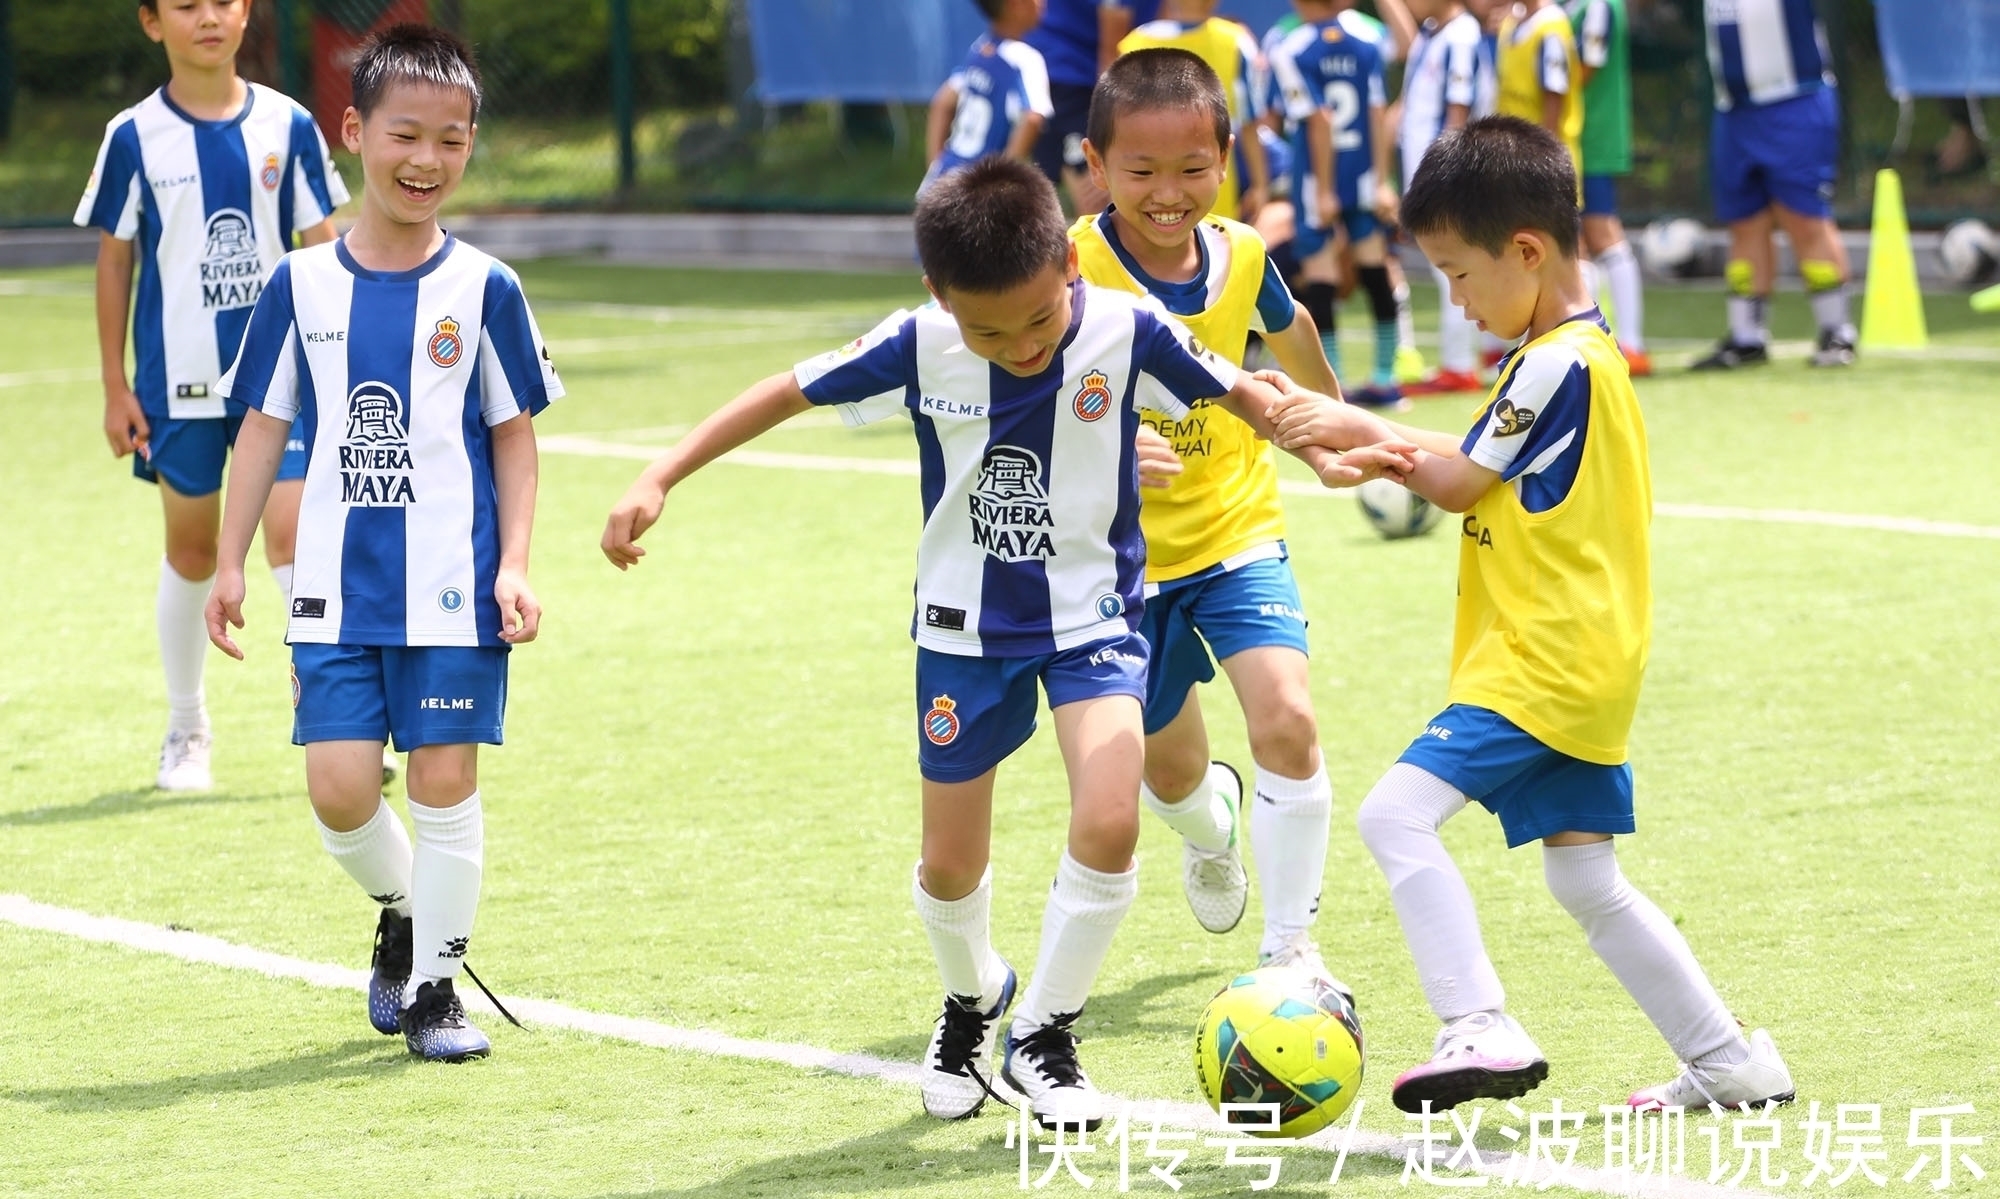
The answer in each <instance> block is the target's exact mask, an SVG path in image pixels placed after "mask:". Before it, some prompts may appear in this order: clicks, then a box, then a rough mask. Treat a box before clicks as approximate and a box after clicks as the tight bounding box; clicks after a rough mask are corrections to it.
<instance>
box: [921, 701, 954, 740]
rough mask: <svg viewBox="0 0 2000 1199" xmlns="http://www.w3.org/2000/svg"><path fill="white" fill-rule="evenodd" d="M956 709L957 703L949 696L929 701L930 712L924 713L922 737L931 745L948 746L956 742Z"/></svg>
mask: <svg viewBox="0 0 2000 1199" xmlns="http://www.w3.org/2000/svg"><path fill="white" fill-rule="evenodd" d="M957 709H958V703H957V701H955V700H953V699H952V698H951V696H949V695H940V696H938V697H937V698H936V699H934V700H932V701H931V710H930V711H928V712H926V713H924V736H925V737H928V738H929V739H930V743H931V744H932V745H950V744H951V743H952V742H953V741H956V740H958V711H957Z"/></svg>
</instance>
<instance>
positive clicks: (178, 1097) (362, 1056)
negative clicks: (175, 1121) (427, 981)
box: [7, 1037, 413, 1112]
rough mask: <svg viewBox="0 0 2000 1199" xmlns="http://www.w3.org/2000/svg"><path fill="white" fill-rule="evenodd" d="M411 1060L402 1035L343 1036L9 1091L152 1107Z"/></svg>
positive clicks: (82, 1103) (400, 1065)
mask: <svg viewBox="0 0 2000 1199" xmlns="http://www.w3.org/2000/svg"><path fill="white" fill-rule="evenodd" d="M412 1060H413V1059H411V1057H410V1055H409V1052H408V1051H407V1050H406V1049H405V1047H404V1045H403V1039H402V1038H401V1037H395V1038H390V1037H371V1038H368V1039H366V1040H362V1039H355V1040H352V1041H344V1042H342V1043H341V1044H338V1045H331V1046H328V1047H327V1048H325V1049H321V1050H318V1051H316V1052H313V1053H306V1054H287V1055H285V1056H283V1057H277V1058H273V1059H271V1060H270V1061H267V1062H259V1063H257V1064H255V1065H250V1066H242V1067H239V1068H237V1069H235V1070H217V1071H213V1072H211V1073H208V1074H184V1075H181V1076H179V1077H175V1078H156V1079H152V1080H149V1081H146V1082H127V1083H111V1084H108V1085H105V1086H75V1087H43V1088H35V1087H28V1088H23V1089H22V1090H18V1091H12V1092H9V1094H8V1096H7V1097H8V1098H9V1099H13V1100H17V1101H19V1102H21V1103H33V1104H38V1105H40V1106H42V1107H45V1108H48V1109H49V1110H50V1111H56V1112H134V1111H154V1110H157V1109H159V1108H166V1107H173V1106H174V1105H175V1104H178V1103H184V1102H187V1101H188V1100H206V1099H213V1098H214V1097H216V1096H217V1095H244V1094H253V1093H255V1092H257V1091H275V1090H281V1089H283V1088H285V1087H296V1086H318V1085H323V1084H325V1083H328V1082H331V1081H333V1080H334V1079H337V1078H350V1077H369V1078H379V1077H381V1076H382V1074H383V1073H384V1072H385V1071H390V1070H401V1069H404V1068H406V1067H408V1066H409V1065H411V1064H412Z"/></svg>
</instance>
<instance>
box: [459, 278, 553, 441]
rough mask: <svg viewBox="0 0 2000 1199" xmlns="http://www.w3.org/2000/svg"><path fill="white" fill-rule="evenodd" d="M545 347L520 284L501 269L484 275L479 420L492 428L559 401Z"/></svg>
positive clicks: (480, 331)
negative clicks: (484, 294)
mask: <svg viewBox="0 0 2000 1199" xmlns="http://www.w3.org/2000/svg"><path fill="white" fill-rule="evenodd" d="M562 395H563V385H562V380H561V379H560V378H558V377H557V375H556V365H555V363H554V362H553V361H552V360H551V359H550V358H549V347H548V343H547V342H544V341H543V340H542V331H541V330H540V329H539V328H537V327H536V326H535V314H534V313H532V312H530V311H528V297H527V294H526V293H525V292H523V291H522V290H521V280H520V278H519V277H518V276H516V275H515V274H514V272H513V271H512V270H511V269H510V268H509V267H507V265H506V264H504V263H499V262H496V263H494V264H493V267H492V269H491V270H490V271H489V272H487V275H486V299H485V307H484V314H483V316H482V317H481V320H480V325H479V414H480V418H481V419H483V420H484V421H485V422H486V423H487V425H488V426H489V427H490V426H492V425H497V424H501V423H503V422H505V421H510V420H512V419H514V418H515V417H517V416H519V415H521V414H522V413H523V412H525V413H527V414H528V415H530V416H534V415H536V414H538V413H540V412H541V410H542V409H544V408H546V407H548V406H549V405H550V404H551V403H553V402H555V401H556V400H559V399H561V398H562Z"/></svg>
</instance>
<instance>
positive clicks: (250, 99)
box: [154, 80, 257, 129]
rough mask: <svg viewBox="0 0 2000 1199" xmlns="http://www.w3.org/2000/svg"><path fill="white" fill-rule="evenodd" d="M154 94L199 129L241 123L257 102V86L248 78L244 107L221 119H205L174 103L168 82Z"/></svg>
mask: <svg viewBox="0 0 2000 1199" xmlns="http://www.w3.org/2000/svg"><path fill="white" fill-rule="evenodd" d="M154 94H155V95H157V96H159V97H160V103H162V104H164V105H166V106H167V111H168V112H170V113H173V114H174V115H175V116H177V117H179V118H180V119H181V120H183V121H186V122H187V123H188V124H190V125H193V126H195V127H196V128H199V129H230V128H234V127H235V126H237V125H241V124H242V123H243V122H244V121H245V120H247V119H248V118H249V116H250V106H251V105H253V104H255V103H257V86H256V85H255V84H253V83H250V82H249V81H247V80H246V81H245V82H244V84H243V107H241V108H239V109H237V110H236V115H235V116H233V117H229V118H228V119H226V120H221V121H205V120H203V119H201V118H200V117H198V116H195V115H194V114H193V113H191V112H189V111H188V110H187V109H185V108H182V107H181V106H180V105H178V104H176V103H174V98H173V97H172V96H169V95H168V94H167V85H166V84H164V83H163V84H161V85H160V89H159V91H158V92H156V93H154Z"/></svg>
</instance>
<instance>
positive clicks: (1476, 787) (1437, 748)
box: [1396, 704, 1633, 849]
mask: <svg viewBox="0 0 2000 1199" xmlns="http://www.w3.org/2000/svg"><path fill="white" fill-rule="evenodd" d="M1396 760H1397V761H1399V762H1408V763H1409V764H1410V765H1412V766H1415V767H1417V768H1418V769H1419V770H1425V771H1428V772H1430V773H1431V774H1434V775H1436V776H1437V777H1439V778H1441V779H1443V780H1444V781H1445V782H1447V783H1450V784H1451V785H1452V786H1454V787H1456V788H1458V789H1459V790H1460V791H1463V792H1464V793H1465V794H1466V796H1467V797H1469V798H1471V799H1476V800H1478V801H1479V802H1480V803H1481V804H1483V805H1485V807H1486V809H1487V810H1488V811H1490V812H1492V813H1493V814H1494V815H1495V816H1498V817H1499V818H1500V829H1501V831H1502V832H1504V833H1506V834H1507V848H1509V849H1514V848H1516V847H1518V846H1522V845H1526V844H1527V843H1528V842H1530V841H1539V840H1541V839H1542V838H1543V837H1552V836H1554V835H1555V834H1557V833H1566V832H1575V833H1629V832H1631V831H1632V829H1633V823H1632V767H1631V766H1630V765H1629V764H1620V765H1617V766H1601V765H1599V764H1597V763H1595V762H1585V761H1582V760H1581V759H1578V758H1572V757H1570V756H1569V755H1568V754H1564V753H1558V752H1557V751H1555V750H1553V749H1550V748H1549V747H1548V746H1546V745H1544V744H1542V743H1541V742H1540V741H1537V740H1535V739H1534V738H1533V737H1532V736H1530V735H1528V734H1527V733H1526V732H1524V731H1522V729H1521V727H1520V726H1519V725H1517V724H1515V723H1514V722H1513V721H1511V720H1508V719H1507V718H1506V717H1505V716H1502V715H1500V714H1499V713H1498V712H1494V711H1491V710H1490V709H1487V708H1475V707H1471V706H1469V705H1466V704H1453V705H1452V706H1450V707H1449V708H1446V709H1445V710H1444V711H1442V712H1440V713H1438V714H1437V716H1436V717H1435V718H1433V719H1432V720H1431V722H1430V724H1429V725H1428V726H1427V727H1426V728H1425V729H1424V731H1423V734H1422V735H1421V736H1419V737H1418V738H1417V739H1416V740H1415V741H1412V742H1411V743H1410V748H1408V749H1406V750H1404V751H1403V756H1402V757H1400V758H1398V759H1396Z"/></svg>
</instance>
